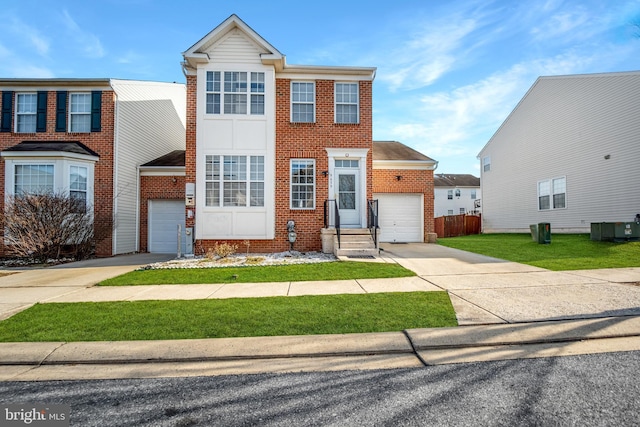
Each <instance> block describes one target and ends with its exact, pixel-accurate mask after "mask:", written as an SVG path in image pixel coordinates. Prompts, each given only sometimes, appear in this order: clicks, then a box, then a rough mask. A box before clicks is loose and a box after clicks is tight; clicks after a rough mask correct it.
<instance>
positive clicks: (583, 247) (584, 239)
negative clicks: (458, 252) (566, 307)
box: [438, 233, 640, 271]
mask: <svg viewBox="0 0 640 427" xmlns="http://www.w3.org/2000/svg"><path fill="white" fill-rule="evenodd" d="M438 243H439V244H441V245H443V246H448V247H451V248H456V249H462V250H465V251H469V252H475V253H478V254H482V255H487V256H491V257H495V258H501V259H505V260H508V261H515V262H520V263H523V264H528V265H533V266H536V267H541V268H546V269H549V270H554V271H561V270H586V269H597V268H621V267H640V242H627V243H611V242H594V241H591V240H590V238H589V235H588V234H553V233H552V235H551V244H548V245H544V244H539V243H536V242H534V241H533V240H532V239H531V235H530V234H479V235H473V236H463V237H449V238H443V239H438Z"/></svg>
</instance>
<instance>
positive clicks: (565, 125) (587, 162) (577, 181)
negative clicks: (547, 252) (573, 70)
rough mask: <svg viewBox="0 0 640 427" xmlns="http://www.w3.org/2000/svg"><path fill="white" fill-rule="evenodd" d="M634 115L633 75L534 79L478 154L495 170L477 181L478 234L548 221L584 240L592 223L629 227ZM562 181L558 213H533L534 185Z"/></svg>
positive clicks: (637, 152) (637, 128) (639, 155)
mask: <svg viewBox="0 0 640 427" xmlns="http://www.w3.org/2000/svg"><path fill="white" fill-rule="evenodd" d="M638 111H640V72H629V73H610V74H597V75H577V76H559V77H543V78H540V79H538V80H537V81H536V82H535V84H534V85H533V86H532V88H531V89H530V90H529V92H528V93H527V94H526V96H525V97H524V98H523V99H522V100H521V101H520V103H519V104H518V106H517V108H516V109H515V110H514V111H513V112H512V113H511V114H510V116H509V117H508V118H507V119H506V120H505V122H504V123H503V124H502V126H501V127H500V128H499V129H498V131H497V132H496V134H495V135H494V136H493V137H492V138H491V140H490V142H489V143H488V144H487V146H486V147H485V148H484V149H483V150H482V151H481V153H480V155H481V156H489V155H490V156H491V159H492V162H493V163H494V166H495V165H499V168H498V167H494V168H492V170H491V173H486V174H483V175H482V184H481V185H482V211H483V219H482V221H483V231H484V232H528V231H529V225H530V224H536V223H539V222H549V223H551V227H552V230H553V231H554V232H567V233H588V232H589V231H590V223H592V222H618V221H631V220H633V218H634V216H635V215H636V214H637V213H638V197H633V196H632V195H634V194H637V193H638V189H637V184H638V182H640V168H638V165H639V164H640V145H639V144H638V141H639V140H640V120H638ZM562 176H566V177H567V181H566V185H567V189H566V190H567V191H566V193H565V195H566V196H565V197H566V199H565V203H566V207H565V208H559V209H550V210H539V208H538V200H537V192H538V189H537V186H536V183H537V182H538V181H539V180H540V179H541V178H544V179H553V178H554V177H562ZM558 198H560V196H559V197H558ZM557 203H561V200H558V201H557ZM550 206H552V201H551V200H550Z"/></svg>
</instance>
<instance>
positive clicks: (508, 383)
mask: <svg viewBox="0 0 640 427" xmlns="http://www.w3.org/2000/svg"><path fill="white" fill-rule="evenodd" d="M639 371H640V352H620V353H607V354H598V355H584V356H570V357H551V358H543V359H523V360H508V361H498V362H476V363H465V364H454V365H442V366H428V367H425V368H420V369H392V370H370V371H339V372H313V373H290V374H258V375H231V376H214V377H191V378H160V379H145V380H133V379H126V380H99V381H47V382H0V403H14V402H15V401H16V396H20V401H22V402H45V403H47V404H69V405H71V425H74V426H76V425H77V426H181V427H185V426H249V425H261V426H307V425H323V426H372V425H376V426H432V425H433V426H436V425H437V426H474V427H475V426H531V425H535V426H574V425H580V426H632V425H638V414H639V413H640V383H639V382H638V376H637V373H638V372H639Z"/></svg>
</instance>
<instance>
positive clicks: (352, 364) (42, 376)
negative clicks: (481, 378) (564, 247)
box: [0, 317, 640, 381]
mask: <svg viewBox="0 0 640 427" xmlns="http://www.w3.org/2000/svg"><path fill="white" fill-rule="evenodd" d="M638 331H640V317H614V318H603V319H587V320H569V321H558V322H543V323H521V324H513V325H490V326H475V327H458V328H440V329H412V330H406V331H403V332H386V333H372V334H347V335H317V336H288V337H253V338H221V339H205V340H171V341H125V342H80V343H62V342H51V343H2V344H0V364H1V365H3V366H2V369H1V370H0V381H44V380H61V379H67V380H74V379H115V378H150V377H175V376H203V375H205V376H208V375H232V374H247V373H259V372H298V371H328V370H345V369H359V370H362V369H391V368H394V369H395V368H419V367H422V366H428V365H437V364H450V363H467V362H477V361H492V360H507V359H522V358H535V357H556V356H568V355H576V354H593V353H602V352H610V351H613V349H615V351H637V350H640V337H639V336H638Z"/></svg>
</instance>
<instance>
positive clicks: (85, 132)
mask: <svg viewBox="0 0 640 427" xmlns="http://www.w3.org/2000/svg"><path fill="white" fill-rule="evenodd" d="M183 57H184V61H183V63H182V67H183V71H184V74H185V76H186V81H187V83H186V86H185V85H179V84H168V83H157V82H139V81H126V80H114V79H46V80H43V79H0V92H1V93H2V96H1V99H0V101H1V104H0V108H1V111H2V117H1V121H0V130H1V132H0V151H1V154H2V158H3V162H1V163H0V168H2V169H1V170H0V179H2V180H3V182H4V185H1V186H0V188H3V189H4V191H5V194H13V193H15V192H16V191H30V190H34V189H35V186H36V185H37V186H38V187H41V186H42V185H43V184H46V185H47V186H48V187H47V188H50V189H52V190H62V191H77V189H76V188H75V187H74V188H71V187H72V186H77V182H78V180H80V181H81V182H82V186H83V191H84V192H85V193H84V195H85V198H86V203H87V206H91V207H92V208H93V209H94V210H95V212H96V213H100V214H101V215H96V218H102V219H103V220H104V221H106V222H107V223H108V224H107V225H108V226H109V227H110V230H111V232H110V233H109V235H108V236H107V237H105V238H104V239H102V240H101V241H100V242H98V247H97V248H98V250H97V253H98V255H101V256H109V255H114V254H120V253H128V252H136V251H143V252H144V251H148V252H164V253H170V252H176V251H177V250H178V249H180V251H181V252H183V253H189V252H190V251H193V252H195V253H197V254H199V253H203V252H205V251H206V250H207V249H208V248H211V247H212V246H213V245H215V243H216V242H221V241H228V242H233V243H234V244H237V245H239V250H245V249H250V250H251V251H252V252H279V251H284V250H287V249H289V248H290V247H291V243H292V242H291V241H290V239H291V236H292V234H291V233H292V232H294V233H295V242H294V243H293V247H294V249H296V250H299V251H311V250H324V251H326V252H336V253H339V252H340V251H343V253H344V252H345V251H346V252H347V253H348V251H349V250H350V248H349V244H350V243H351V244H353V245H354V247H355V248H360V249H361V248H362V245H363V244H366V245H368V246H367V247H366V248H365V252H366V251H367V250H369V252H370V253H375V252H377V243H378V242H379V241H389V242H401V241H402V242H422V241H428V240H429V239H430V238H431V236H433V171H434V170H435V168H436V166H437V162H436V161H434V160H432V159H430V158H429V157H427V156H424V155H423V154H421V153H418V152H416V151H415V150H412V149H411V148H409V147H407V146H405V145H403V144H401V143H399V142H394V141H388V142H375V143H374V142H373V141H372V87H373V80H374V78H375V73H376V69H375V68H373V67H336V66H330V67H329V66H310V65H289V64H287V62H286V59H285V56H284V55H283V54H282V53H280V52H279V51H278V50H277V49H276V48H275V47H273V46H272V45H271V44H269V43H268V42H267V41H266V40H265V39H263V38H262V37H261V36H260V35H258V34H257V33H256V32H255V31H254V30H253V29H251V28H250V27H249V26H248V25H247V24H245V23H244V22H243V21H242V20H241V19H240V18H238V17H237V16H236V15H232V16H230V17H229V18H228V19H226V20H225V21H224V22H222V23H221V24H220V25H219V26H217V27H216V28H214V29H213V30H212V31H211V32H210V33H209V34H207V35H206V36H205V37H203V38H202V39H201V40H199V41H198V42H197V43H195V44H194V45H193V46H191V47H190V48H189V49H187V50H186V51H185V52H184V53H183ZM25 173H26V174H28V175H29V179H30V180H31V181H32V182H33V184H32V187H31V188H27V187H25V186H24V185H22V184H20V185H18V183H17V180H19V179H22V178H21V175H23V174H25ZM2 199H3V198H2ZM374 213H377V214H378V217H377V220H376V218H375V216H374V215H373V214H374ZM375 221H377V224H379V226H380V228H379V230H378V232H375V231H376V230H375V228H370V227H371V226H372V224H373V223H374V222H375ZM178 230H180V231H178ZM337 230H340V233H338V232H337ZM372 230H373V231H374V232H372ZM338 234H340V240H339V239H338ZM178 235H180V240H181V244H180V248H178ZM187 243H189V244H187ZM246 246H248V248H246ZM0 249H2V248H1V247H0ZM360 249H353V251H354V252H359V251H360V252H362V250H360Z"/></svg>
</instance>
